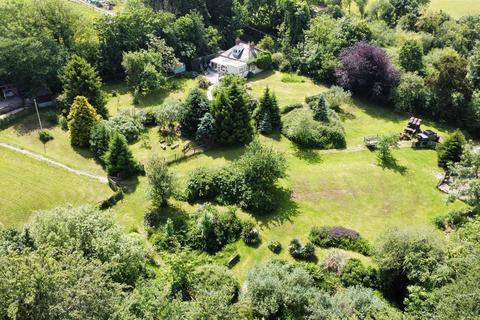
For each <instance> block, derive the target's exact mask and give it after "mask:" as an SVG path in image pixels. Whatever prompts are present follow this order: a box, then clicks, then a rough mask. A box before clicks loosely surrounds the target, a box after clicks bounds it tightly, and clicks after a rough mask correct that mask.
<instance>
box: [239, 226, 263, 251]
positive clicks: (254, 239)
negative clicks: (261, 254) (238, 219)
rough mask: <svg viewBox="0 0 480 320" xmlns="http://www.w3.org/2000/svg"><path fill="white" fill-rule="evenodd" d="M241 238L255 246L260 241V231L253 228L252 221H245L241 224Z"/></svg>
mask: <svg viewBox="0 0 480 320" xmlns="http://www.w3.org/2000/svg"><path fill="white" fill-rule="evenodd" d="M242 239H243V242H245V244H247V245H249V246H255V245H257V244H259V243H260V241H261V238H260V232H259V231H258V230H257V228H255V224H254V223H253V222H251V221H247V222H245V223H244V224H243V228H242Z"/></svg>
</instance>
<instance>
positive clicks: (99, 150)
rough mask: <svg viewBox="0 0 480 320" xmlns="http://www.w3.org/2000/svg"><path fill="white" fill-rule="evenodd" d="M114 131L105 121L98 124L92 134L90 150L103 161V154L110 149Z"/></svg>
mask: <svg viewBox="0 0 480 320" xmlns="http://www.w3.org/2000/svg"><path fill="white" fill-rule="evenodd" d="M111 136H112V131H111V129H110V128H109V127H107V126H106V124H105V122H103V121H102V122H100V123H99V124H97V125H96V126H95V127H94V128H93V130H92V133H91V135H90V151H92V153H93V155H94V156H95V157H97V159H100V160H101V161H103V158H102V157H103V156H104V155H105V153H106V152H107V151H108V146H109V144H110V138H111Z"/></svg>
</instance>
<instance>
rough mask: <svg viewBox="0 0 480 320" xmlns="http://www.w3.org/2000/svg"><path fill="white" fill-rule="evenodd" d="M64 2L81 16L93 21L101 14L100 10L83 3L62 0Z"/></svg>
mask: <svg viewBox="0 0 480 320" xmlns="http://www.w3.org/2000/svg"><path fill="white" fill-rule="evenodd" d="M64 1H65V3H66V4H67V5H68V6H70V7H71V8H72V9H73V10H74V11H76V12H77V13H78V14H79V15H80V16H81V17H82V18H86V19H87V20H89V21H91V22H94V21H95V20H96V19H98V18H100V17H101V16H102V13H101V12H100V11H97V10H95V9H93V8H92V7H90V6H88V5H84V4H81V3H78V2H76V1H72V0H64Z"/></svg>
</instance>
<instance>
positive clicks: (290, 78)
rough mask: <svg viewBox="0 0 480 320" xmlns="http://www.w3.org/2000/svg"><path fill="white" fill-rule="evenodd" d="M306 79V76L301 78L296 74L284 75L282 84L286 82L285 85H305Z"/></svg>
mask: <svg viewBox="0 0 480 320" xmlns="http://www.w3.org/2000/svg"><path fill="white" fill-rule="evenodd" d="M305 79H306V78H305V77H304V76H300V75H298V74H295V73H285V74H283V75H282V79H281V80H282V82H285V83H303V82H305Z"/></svg>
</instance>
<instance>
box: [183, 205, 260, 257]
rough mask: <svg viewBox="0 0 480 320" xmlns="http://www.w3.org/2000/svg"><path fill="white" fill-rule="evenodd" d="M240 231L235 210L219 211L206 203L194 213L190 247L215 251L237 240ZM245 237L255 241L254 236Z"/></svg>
mask: <svg viewBox="0 0 480 320" xmlns="http://www.w3.org/2000/svg"><path fill="white" fill-rule="evenodd" d="M241 233H242V224H241V223H240V220H239V219H238V217H237V215H236V213H235V210H233V209H231V210H230V211H229V212H227V213H220V212H218V210H217V209H215V208H214V207H213V206H211V205H206V206H203V207H201V208H200V209H199V210H198V211H197V212H196V213H195V221H194V223H193V225H192V227H191V229H190V231H189V239H190V243H191V246H192V248H195V249H199V250H202V251H206V252H208V253H215V252H217V251H220V250H221V249H222V248H223V247H224V246H225V245H227V244H229V243H232V242H235V241H237V240H238V238H239V237H240V234H241ZM247 237H249V240H251V241H255V240H254V236H253V237H252V235H249V236H247ZM244 239H245V238H244ZM245 242H246V241H245ZM246 243H247V242H246Z"/></svg>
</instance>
